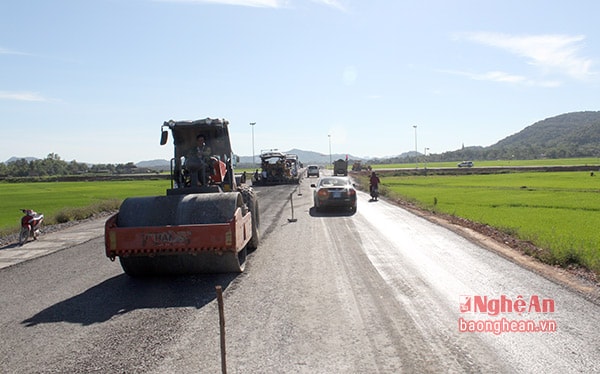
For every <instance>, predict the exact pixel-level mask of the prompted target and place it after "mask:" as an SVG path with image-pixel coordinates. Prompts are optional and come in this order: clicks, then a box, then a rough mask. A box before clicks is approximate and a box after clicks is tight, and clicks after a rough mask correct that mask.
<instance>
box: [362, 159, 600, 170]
mask: <svg viewBox="0 0 600 374" xmlns="http://www.w3.org/2000/svg"><path fill="white" fill-rule="evenodd" d="M471 161H473V163H474V164H475V167H492V166H496V167H497V166H505V167H508V166H576V165H600V158H594V157H588V158H564V159H538V160H493V161H477V160H471ZM457 164H458V162H456V161H444V162H427V163H426V164H425V163H424V158H421V159H419V168H423V167H424V166H427V167H428V168H441V167H452V168H454V167H456V166H457ZM415 166H416V164H415V163H414V162H411V163H403V164H388V165H386V164H377V165H371V167H372V168H373V169H414V168H415Z"/></svg>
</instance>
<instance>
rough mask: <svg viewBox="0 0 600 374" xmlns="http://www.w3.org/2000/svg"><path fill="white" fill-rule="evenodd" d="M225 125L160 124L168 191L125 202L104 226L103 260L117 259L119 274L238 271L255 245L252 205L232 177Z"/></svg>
mask: <svg viewBox="0 0 600 374" xmlns="http://www.w3.org/2000/svg"><path fill="white" fill-rule="evenodd" d="M228 126H229V121H227V120H226V119H211V118H206V119H201V120H195V121H173V120H170V121H166V122H164V123H163V125H162V126H161V141H160V144H161V145H165V144H166V143H167V141H168V138H169V132H170V133H171V134H172V136H173V148H174V157H173V158H172V159H171V162H170V164H171V166H170V188H167V189H166V194H165V195H161V196H143V197H128V198H126V199H125V200H124V201H123V202H122V203H121V205H120V207H119V211H118V212H117V213H116V214H114V215H112V216H111V217H109V219H108V220H107V221H106V223H105V229H104V241H105V251H106V256H107V257H108V258H109V259H110V260H112V261H114V260H115V259H116V258H117V257H118V258H119V262H120V264H121V267H122V268H123V271H124V272H125V273H126V274H127V275H129V276H132V277H143V276H155V275H185V274H198V273H240V272H242V271H244V268H245V262H246V257H247V254H248V252H249V251H253V250H255V249H256V248H257V247H258V244H259V222H260V219H259V206H258V199H257V195H256V193H255V191H254V190H253V189H252V187H250V186H248V185H246V184H245V183H241V180H240V179H241V178H240V177H239V176H236V175H235V174H234V165H235V163H236V161H237V159H238V158H237V156H235V155H234V154H233V152H232V148H231V141H230V137H229V128H228ZM199 139H203V141H204V142H205V144H203V145H202V147H203V148H202V149H203V152H202V153H200V151H199V147H200V146H199V145H198V140H199ZM206 150H208V151H209V153H207V152H206Z"/></svg>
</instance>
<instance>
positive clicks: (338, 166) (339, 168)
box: [333, 158, 348, 175]
mask: <svg viewBox="0 0 600 374" xmlns="http://www.w3.org/2000/svg"><path fill="white" fill-rule="evenodd" d="M333 175H348V160H342V159H341V158H340V159H339V160H337V161H334V163H333Z"/></svg>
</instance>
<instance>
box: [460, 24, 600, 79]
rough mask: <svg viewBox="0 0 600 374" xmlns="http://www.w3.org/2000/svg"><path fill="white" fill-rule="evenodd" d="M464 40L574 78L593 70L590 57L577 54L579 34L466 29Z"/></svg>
mask: <svg viewBox="0 0 600 374" xmlns="http://www.w3.org/2000/svg"><path fill="white" fill-rule="evenodd" d="M461 36H462V37H464V38H465V39H467V40H470V41H473V42H476V43H480V44H484V45H488V46H491V47H496V48H500V49H503V50H505V51H508V52H510V53H513V54H515V55H517V56H521V57H525V58H526V59H528V61H529V63H530V64H532V65H534V66H537V67H539V68H540V69H541V70H542V72H543V73H545V74H548V73H551V72H559V73H562V74H566V75H568V76H570V77H573V78H576V79H586V78H589V77H590V76H592V75H595V73H594V72H593V71H592V65H593V61H592V60H591V59H589V58H585V57H582V56H580V54H579V52H580V49H581V47H582V41H583V40H584V39H585V37H584V36H583V35H575V36H570V35H525V36H518V35H507V34H501V33H487V32H479V33H467V34H462V35H459V36H458V37H459V38H460V37H461Z"/></svg>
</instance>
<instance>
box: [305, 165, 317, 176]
mask: <svg viewBox="0 0 600 374" xmlns="http://www.w3.org/2000/svg"><path fill="white" fill-rule="evenodd" d="M311 176H314V177H317V178H319V167H318V166H317V165H309V166H308V168H306V177H307V178H309V177H311Z"/></svg>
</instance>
